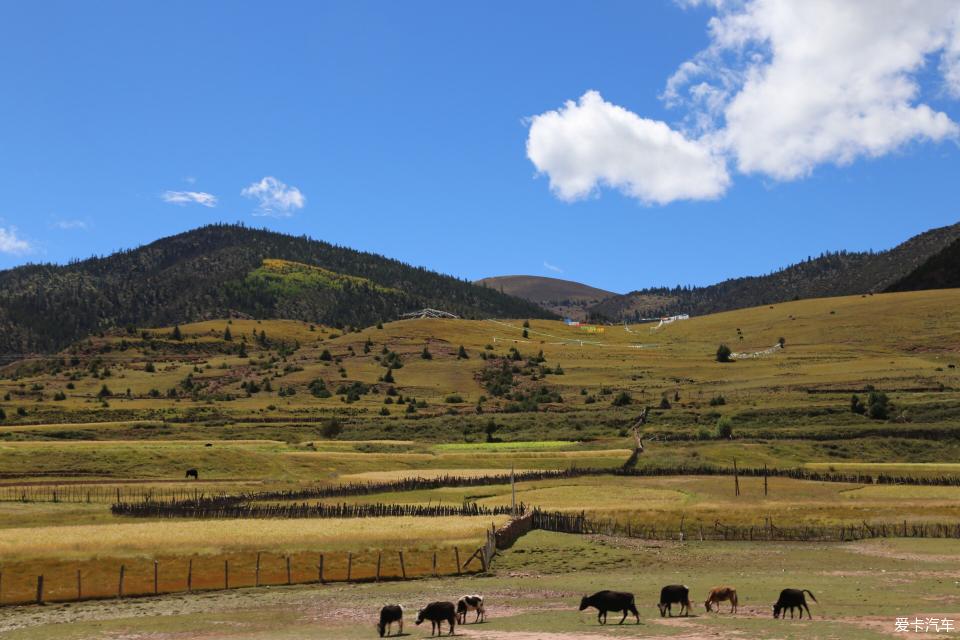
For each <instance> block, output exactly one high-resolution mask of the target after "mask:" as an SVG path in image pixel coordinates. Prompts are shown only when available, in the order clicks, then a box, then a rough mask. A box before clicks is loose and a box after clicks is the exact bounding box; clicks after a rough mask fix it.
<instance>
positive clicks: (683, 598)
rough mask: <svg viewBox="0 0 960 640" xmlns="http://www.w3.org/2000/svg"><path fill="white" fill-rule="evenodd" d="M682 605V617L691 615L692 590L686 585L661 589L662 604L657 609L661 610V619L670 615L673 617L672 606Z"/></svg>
mask: <svg viewBox="0 0 960 640" xmlns="http://www.w3.org/2000/svg"><path fill="white" fill-rule="evenodd" d="M674 604H679V605H680V615H682V616H683V615H687V616H688V615H690V606H691V605H690V589H689V588H687V585H685V584H671V585H667V586H666V587H664V588H663V589H660V603H659V604H658V605H657V608H658V609H660V617H661V618H662V617H664V616H666V615H667V614H668V613H669V614H670V617H673V607H672V605H674Z"/></svg>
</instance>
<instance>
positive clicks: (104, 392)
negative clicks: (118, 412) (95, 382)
mask: <svg viewBox="0 0 960 640" xmlns="http://www.w3.org/2000/svg"><path fill="white" fill-rule="evenodd" d="M112 395H113V392H112V391H110V387H108V386H107V385H103V386H102V387H100V391H99V392H98V393H97V397H98V398H106V397H108V396H112Z"/></svg>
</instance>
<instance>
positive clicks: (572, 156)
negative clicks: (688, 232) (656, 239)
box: [527, 91, 729, 204]
mask: <svg viewBox="0 0 960 640" xmlns="http://www.w3.org/2000/svg"><path fill="white" fill-rule="evenodd" d="M527 157H528V158H530V161H531V162H533V164H534V166H536V167H537V170H538V171H539V172H540V173H544V174H546V175H548V176H549V178H550V188H551V189H552V190H553V192H554V193H555V194H556V195H557V196H558V197H559V198H561V199H563V200H568V201H570V200H577V199H580V198H585V197H587V196H589V195H590V194H591V193H593V192H594V191H595V190H596V189H597V187H599V186H609V187H614V188H616V189H619V190H620V191H622V192H623V193H625V194H626V195H628V196H631V197H634V198H637V199H639V200H641V201H642V202H645V203H657V204H665V203H667V202H671V201H673V200H682V199H689V200H700V199H705V198H715V197H717V196H719V195H721V194H722V193H723V192H724V191H725V190H726V188H727V185H728V184H729V177H728V175H727V171H726V167H725V166H724V161H723V159H722V158H720V157H717V156H716V155H714V154H713V153H712V152H711V150H710V148H709V147H708V146H707V145H705V144H702V143H701V142H700V141H698V140H691V139H689V138H687V137H685V136H684V135H683V134H682V133H679V132H678V131H674V130H673V129H671V128H670V127H669V126H667V125H666V124H665V123H663V122H658V121H655V120H649V119H646V118H641V117H640V116H638V115H636V114H635V113H632V112H630V111H628V110H626V109H624V108H623V107H619V106H617V105H614V104H611V103H609V102H606V101H605V100H604V99H603V98H602V97H601V96H600V94H599V93H597V92H596V91H588V92H587V93H585V94H583V96H582V97H581V98H580V101H579V102H572V101H568V102H567V103H566V104H564V106H563V107H562V108H560V109H559V110H556V111H547V112H546V113H541V114H540V115H538V116H534V117H533V118H532V119H531V124H530V134H529V137H528V138H527Z"/></svg>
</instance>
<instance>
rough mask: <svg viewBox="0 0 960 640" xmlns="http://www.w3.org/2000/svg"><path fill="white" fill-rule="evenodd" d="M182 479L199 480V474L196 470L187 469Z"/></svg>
mask: <svg viewBox="0 0 960 640" xmlns="http://www.w3.org/2000/svg"><path fill="white" fill-rule="evenodd" d="M183 477H184V478H193V479H194V480H199V479H200V473H199V472H198V471H197V470H196V469H187V475H185V476H183Z"/></svg>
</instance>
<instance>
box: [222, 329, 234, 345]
mask: <svg viewBox="0 0 960 640" xmlns="http://www.w3.org/2000/svg"><path fill="white" fill-rule="evenodd" d="M223 339H224V340H226V341H228V342H229V341H230V340H233V334H232V333H230V327H227V328H226V329H225V330H224V332H223Z"/></svg>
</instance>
